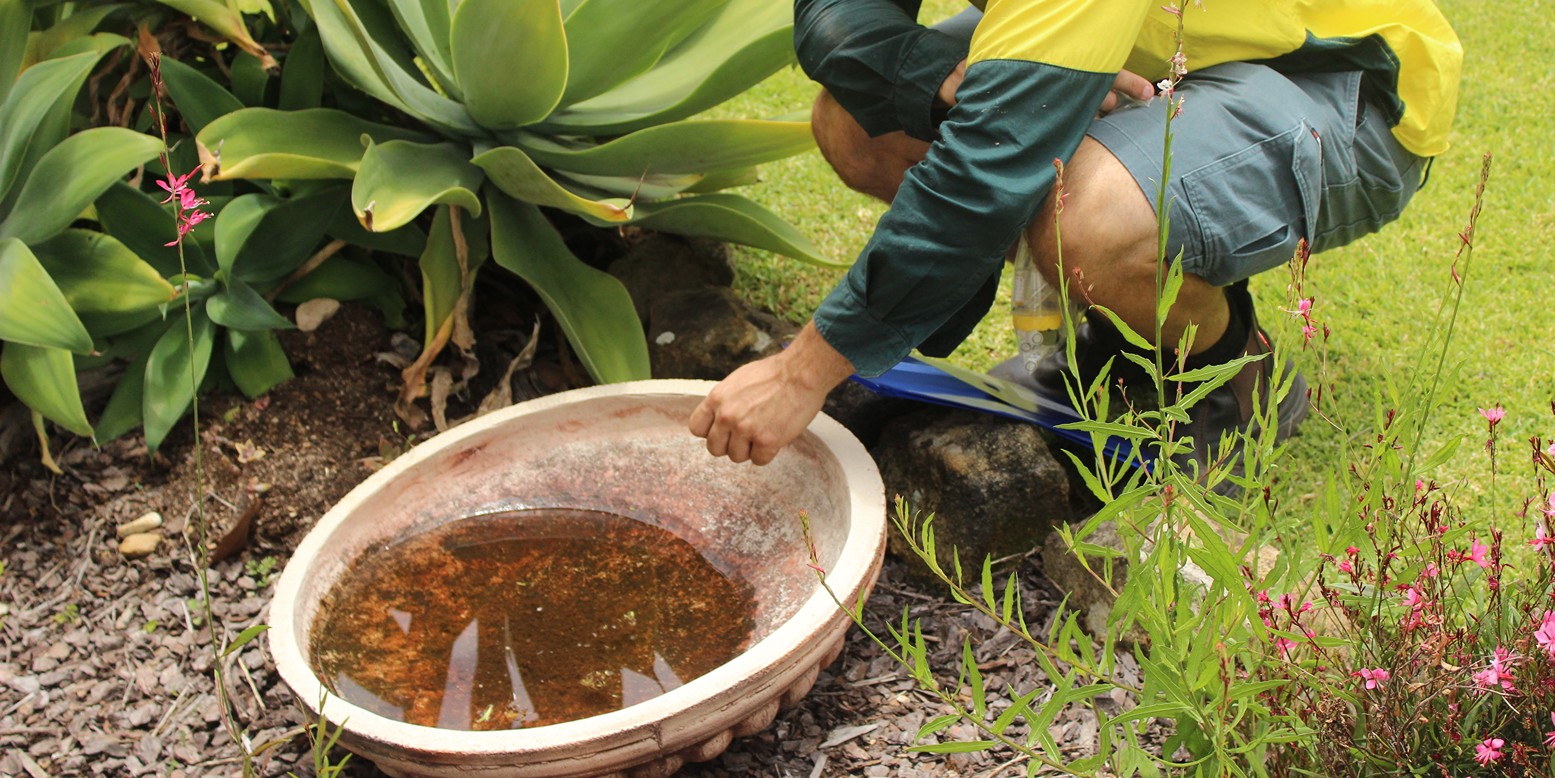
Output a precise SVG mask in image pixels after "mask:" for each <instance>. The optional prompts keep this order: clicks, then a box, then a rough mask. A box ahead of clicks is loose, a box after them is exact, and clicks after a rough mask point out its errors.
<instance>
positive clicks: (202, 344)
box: [141, 308, 216, 452]
mask: <svg viewBox="0 0 1555 778" xmlns="http://www.w3.org/2000/svg"><path fill="white" fill-rule="evenodd" d="M190 326H192V327H193V343H191V342H190V333H189V329H188V328H189V327H190ZM215 333H216V327H215V325H213V324H211V320H210V317H209V316H206V315H205V311H204V310H202V309H199V308H196V309H195V310H194V313H193V318H192V319H191V320H190V321H189V322H188V323H187V324H186V322H185V320H184V316H183V315H182V313H180V314H179V315H178V317H177V318H176V319H174V321H173V323H172V326H170V327H168V329H167V332H165V333H163V335H162V337H161V339H159V340H158V341H157V345H156V347H155V348H153V349H151V356H150V357H149V358H148V359H147V360H146V388H145V397H144V404H143V405H142V406H141V416H142V419H143V421H144V424H145V428H146V448H147V449H148V450H150V451H152V452H155V451H156V450H157V449H158V448H159V447H160V446H161V445H162V441H163V439H165V438H166V437H167V433H168V432H170V431H171V430H172V429H173V425H175V424H177V423H178V420H179V419H181V418H183V416H184V414H185V413H186V412H188V410H189V406H190V405H191V404H192V403H193V402H194V395H195V392H196V391H197V390H198V389H199V386H200V383H201V382H202V381H204V380H205V371H206V369H207V368H209V367H210V364H211V348H212V346H213V345H214V343H215V338H216V334H215ZM191 363H192V364H191Z"/></svg>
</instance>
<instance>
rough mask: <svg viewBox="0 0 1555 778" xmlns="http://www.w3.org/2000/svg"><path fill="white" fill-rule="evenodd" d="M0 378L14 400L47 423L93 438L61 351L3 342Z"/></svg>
mask: <svg viewBox="0 0 1555 778" xmlns="http://www.w3.org/2000/svg"><path fill="white" fill-rule="evenodd" d="M0 377H4V378H5V385H6V386H8V387H10V388H11V392H12V393H13V394H15V395H16V399H18V400H21V401H22V403H23V404H24V405H26V406H27V407H28V408H31V409H33V410H35V411H37V412H38V413H41V414H43V417H44V418H46V419H48V420H49V421H52V422H54V423H55V424H58V425H59V426H61V427H64V428H65V429H67V430H70V431H71V432H74V433H76V434H77V435H81V436H83V437H88V438H89V437H91V436H92V425H91V423H90V422H88V421H87V420H86V410H85V409H83V408H82V407H81V389H80V387H78V386H76V366H75V362H74V361H73V359H72V358H71V356H70V352H68V351H65V350H64V349H57V348H45V347H41V346H30V345H27V344H25V343H15V342H12V343H6V344H5V350H4V351H0Z"/></svg>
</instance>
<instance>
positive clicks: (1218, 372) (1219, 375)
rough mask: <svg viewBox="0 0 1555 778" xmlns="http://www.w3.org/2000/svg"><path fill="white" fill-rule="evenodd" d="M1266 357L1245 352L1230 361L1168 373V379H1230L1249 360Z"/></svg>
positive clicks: (1254, 360)
mask: <svg viewBox="0 0 1555 778" xmlns="http://www.w3.org/2000/svg"><path fill="white" fill-rule="evenodd" d="M1266 358H1267V356H1266V355H1264V354H1244V355H1243V356H1240V357H1237V358H1236V359H1233V360H1231V361H1230V362H1226V363H1224V364H1219V365H1206V366H1205V367H1200V368H1195V369H1193V370H1185V371H1183V372H1181V373H1175V374H1172V375H1168V376H1167V377H1166V380H1167V381H1169V382H1172V383H1177V382H1179V381H1180V382H1183V383H1191V382H1195V381H1214V380H1217V379H1224V380H1230V378H1231V377H1232V376H1235V375H1236V374H1237V373H1239V372H1241V370H1242V366H1243V365H1246V364H1248V363H1249V362H1257V361H1258V360H1260V359H1266Z"/></svg>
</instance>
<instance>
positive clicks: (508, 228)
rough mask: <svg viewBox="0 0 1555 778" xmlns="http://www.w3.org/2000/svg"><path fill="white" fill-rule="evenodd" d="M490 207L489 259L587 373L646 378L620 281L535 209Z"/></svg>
mask: <svg viewBox="0 0 1555 778" xmlns="http://www.w3.org/2000/svg"><path fill="white" fill-rule="evenodd" d="M469 1H470V0H465V2H469ZM489 205H490V207H491V253H492V258H493V259H495V260H496V261H497V264H499V265H502V266H503V267H505V268H507V269H508V270H511V271H513V272H514V273H517V274H518V276H519V277H520V278H523V279H524V280H525V281H527V282H528V283H529V285H530V286H532V287H534V289H535V291H536V292H538V293H539V294H540V297H541V298H542V299H543V300H544V301H545V304H546V307H547V308H549V309H550V311H551V314H552V315H553V316H555V317H556V320H557V322H558V323H560V324H561V327H562V331H563V332H565V333H566V335H567V340H568V341H569V342H570V343H572V347H573V349H574V350H575V351H576V352H577V353H578V358H579V360H581V361H582V362H583V365H584V366H585V367H586V368H588V371H589V374H590V375H592V376H593V377H594V379H595V380H597V381H599V382H600V383H615V382H617V381H632V380H638V379H643V378H647V377H648V375H649V370H648V343H647V339H646V338H645V337H644V336H643V327H642V322H640V321H638V319H637V314H636V312H635V310H634V309H633V307H632V300H631V297H630V296H629V295H627V293H626V288H625V287H623V286H622V285H621V282H620V281H617V280H616V279H615V278H613V277H611V276H610V275H609V274H607V273H604V272H603V271H600V270H596V269H594V268H592V267H589V266H588V265H586V264H584V263H583V262H582V261H581V260H579V259H578V258H577V257H575V256H573V255H572V252H570V251H568V250H567V246H566V245H565V244H564V243H562V240H561V236H560V235H558V234H556V230H555V229H554V228H552V227H551V225H550V223H549V222H547V221H546V220H545V217H544V216H543V215H541V213H540V211H539V209H537V208H535V207H534V206H532V205H529V204H527V203H521V202H518V201H515V200H513V199H512V198H509V197H508V196H507V195H504V194H501V193H499V192H492V193H491V194H490V195H489Z"/></svg>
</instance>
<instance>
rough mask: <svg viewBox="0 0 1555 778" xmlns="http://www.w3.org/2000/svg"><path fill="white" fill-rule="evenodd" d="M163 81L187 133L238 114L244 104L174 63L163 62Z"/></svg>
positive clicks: (214, 83) (197, 72)
mask: <svg viewBox="0 0 1555 778" xmlns="http://www.w3.org/2000/svg"><path fill="white" fill-rule="evenodd" d="M162 81H163V83H164V84H166V85H167V94H168V96H169V97H171V98H173V104H174V105H176V106H178V113H179V115H181V116H182V117H183V119H184V123H185V124H187V125H189V131H190V132H193V133H195V134H199V132H200V130H202V129H205V125H207V124H210V123H211V122H213V121H215V120H216V119H218V118H220V117H222V116H225V115H226V114H229V113H232V112H233V111H236V110H239V109H241V108H242V107H243V103H242V102H240V101H239V100H238V99H237V98H236V97H233V96H232V93H231V92H228V91H227V90H226V89H225V88H223V87H222V85H221V84H218V83H216V81H214V80H213V79H212V78H211V77H210V76H207V75H205V74H204V73H201V72H200V71H198V70H195V69H194V68H192V67H189V66H188V65H185V64H184V63H182V62H179V61H178V60H175V59H167V58H163V60H162Z"/></svg>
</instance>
